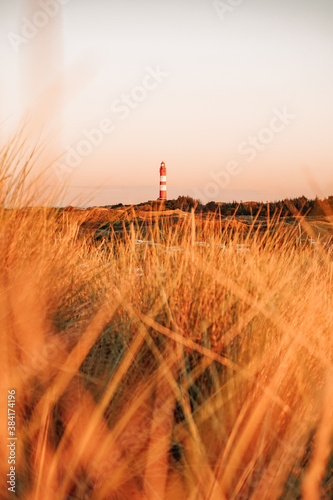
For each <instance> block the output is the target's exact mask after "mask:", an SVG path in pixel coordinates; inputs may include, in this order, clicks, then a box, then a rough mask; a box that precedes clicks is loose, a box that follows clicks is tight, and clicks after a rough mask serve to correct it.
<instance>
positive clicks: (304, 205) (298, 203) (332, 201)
mask: <svg viewBox="0 0 333 500" xmlns="http://www.w3.org/2000/svg"><path fill="white" fill-rule="evenodd" d="M122 206H123V205H122V203H119V204H118V205H107V207H109V208H113V209H115V208H121V207H122ZM135 206H136V207H138V208H140V209H141V210H151V204H149V203H139V204H137V205H135ZM164 207H165V209H166V210H176V209H180V210H183V211H185V212H191V210H192V209H194V210H195V213H198V214H199V213H209V212H219V213H220V214H221V215H223V216H232V215H234V214H235V213H237V215H246V216H257V215H258V214H260V215H261V216H266V215H268V214H270V215H272V214H274V213H275V212H276V213H279V214H280V215H281V216H282V217H283V216H292V215H295V212H300V213H302V214H307V215H309V216H324V215H325V214H327V213H328V212H330V211H332V212H333V196H329V197H328V198H325V199H323V200H321V199H319V198H314V199H308V198H306V197H305V196H299V197H297V198H291V199H285V200H279V201H274V202H270V203H263V202H257V201H248V202H242V201H241V202H237V201H233V202H231V203H222V202H215V201H210V202H208V203H206V204H205V205H204V204H202V203H201V202H200V200H195V199H194V198H192V197H191V196H178V198H177V199H175V200H167V201H166V202H164Z"/></svg>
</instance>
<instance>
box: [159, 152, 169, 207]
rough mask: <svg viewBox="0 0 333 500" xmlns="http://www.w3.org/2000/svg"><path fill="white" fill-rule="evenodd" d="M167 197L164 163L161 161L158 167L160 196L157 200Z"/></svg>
mask: <svg viewBox="0 0 333 500" xmlns="http://www.w3.org/2000/svg"><path fill="white" fill-rule="evenodd" d="M166 199H167V187H166V168H165V163H164V161H162V163H161V167H160V197H159V200H166Z"/></svg>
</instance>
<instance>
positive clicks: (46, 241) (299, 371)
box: [0, 145, 333, 500]
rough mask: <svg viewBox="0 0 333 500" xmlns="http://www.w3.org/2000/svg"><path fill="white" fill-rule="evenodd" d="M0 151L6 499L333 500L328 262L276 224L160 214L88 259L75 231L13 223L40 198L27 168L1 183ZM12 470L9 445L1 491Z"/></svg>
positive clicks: (1, 426) (61, 221) (39, 219)
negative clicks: (10, 441)
mask: <svg viewBox="0 0 333 500" xmlns="http://www.w3.org/2000/svg"><path fill="white" fill-rule="evenodd" d="M15 147H16V151H17V147H18V146H17V145H16V146H15ZM15 147H14V149H13V151H15ZM5 153H6V151H5ZM5 153H4V152H2V165H3V172H4V173H3V175H2V174H1V176H0V177H1V178H2V179H3V183H2V185H1V186H2V187H1V190H2V208H0V258H1V268H0V329H1V335H2V337H1V338H2V346H1V350H0V366H1V369H2V376H1V378H0V397H1V406H0V407H1V418H0V435H1V442H2V443H5V442H7V437H8V430H7V427H8V425H7V424H8V422H7V394H8V390H11V389H15V390H16V427H17V438H18V439H17V448H16V495H17V497H19V498H23V499H26V500H44V499H47V500H60V499H61V500H62V499H64V500H65V499H68V500H69V499H78V500H81V499H82V500H83V499H94V500H107V499H147V500H157V499H159V500H167V499H172V500H177V499H193V500H210V499H216V500H220V499H228V500H231V499H234V500H242V499H259V498H260V499H261V500H263V499H267V500H273V499H278V498H287V499H296V498H300V497H301V495H302V494H303V495H304V498H305V499H306V500H310V499H311V500H312V499H315V498H331V496H332V491H333V482H332V475H330V470H329V461H330V456H331V454H332V425H333V419H332V380H331V376H332V341H331V339H332V333H331V332H332V326H333V325H332V323H333V318H332V297H333V295H332V255H331V253H330V251H329V249H328V248H325V247H320V246H318V247H313V246H311V245H308V244H306V243H304V244H299V241H298V240H297V237H298V227H297V225H295V227H288V226H286V225H285V224H284V223H283V221H282V220H279V218H278V217H277V216H276V217H272V219H271V220H270V224H269V227H268V229H267V231H266V232H262V231H259V230H257V229H256V228H255V226H254V225H253V228H252V229H251V230H250V231H249V232H244V230H243V228H240V226H239V225H237V224H236V223H234V222H233V221H230V222H228V223H227V224H222V223H221V221H220V222H219V221H217V222H216V221H215V222H213V221H212V220H209V219H208V220H205V221H203V220H198V219H195V217H194V214H192V215H189V216H187V217H183V218H180V219H179V220H178V222H177V223H175V222H173V221H172V220H171V219H170V218H168V217H165V216H164V217H160V216H159V214H156V213H154V214H152V215H151V217H150V218H149V217H148V220H149V221H150V222H149V223H148V224H146V226H145V229H144V230H143V229H142V228H141V226H140V225H139V224H138V223H137V221H136V219H135V218H134V219H133V218H132V219H131V220H132V221H133V223H132V224H131V225H129V226H128V228H127V229H126V230H125V229H124V232H123V233H122V237H121V238H119V237H116V235H115V234H112V235H111V241H110V242H109V243H107V244H103V246H98V245H94V244H93V242H92V241H90V240H89V239H87V238H86V239H84V238H83V237H82V236H79V222H78V221H77V222H75V219H74V218H73V219H71V218H70V217H69V216H68V217H67V215H64V216H63V217H59V214H58V212H57V211H55V210H51V209H47V208H39V209H30V210H27V209H24V210H22V205H24V206H25V207H26V206H27V199H26V198H25V199H24V203H23V202H21V201H20V200H21V198H20V197H21V195H22V192H25V193H26V192H29V193H32V192H33V190H32V189H31V188H30V189H28V190H26V188H25V181H26V179H25V174H24V173H23V176H22V171H20V172H19V174H18V177H17V176H16V177H14V179H12V178H10V179H11V180H10V182H11V185H10V186H8V181H9V178H7V179H5V177H6V176H7V173H8V169H9V167H8V165H9V164H8V162H10V165H11V163H12V162H13V161H15V160H14V158H15V155H14V157H13V154H14V153H13V154H12V156H10V155H9V153H8V151H7V156H5V157H4V154H5ZM15 182H16V183H17V187H16V184H15ZM14 195H15V196H14ZM8 196H9V197H10V201H11V203H10V204H11V206H13V205H14V204H15V203H14V202H15V201H16V205H19V206H20V207H21V208H20V209H18V208H16V209H15V208H13V209H12V210H6V209H5V207H6V206H8ZM33 199H37V198H36V196H35V195H34V196H33ZM23 208H24V207H23ZM145 217H147V214H145ZM129 220H130V218H129ZM302 224H303V228H304V230H305V231H308V232H309V233H310V232H311V227H310V228H309V226H308V225H307V223H306V221H305V220H304V221H302ZM124 227H125V226H124ZM310 236H311V234H310ZM138 240H145V241H146V240H149V241H152V242H154V243H156V244H155V245H149V244H147V243H141V244H137V241H138ZM198 242H202V243H205V244H204V245H203V244H202V245H198V244H197V243H198ZM244 243H246V244H247V245H250V251H249V252H244V251H242V249H241V247H237V245H239V244H244ZM7 459H8V453H7V450H6V447H5V446H3V445H2V446H1V462H0V472H1V477H2V478H5V477H6V474H7V473H8V471H9V465H8V463H7ZM331 465H332V460H331ZM1 488H2V490H1V498H3V499H6V498H13V495H11V494H10V492H8V490H7V485H6V484H5V481H4V480H3V481H2V483H1Z"/></svg>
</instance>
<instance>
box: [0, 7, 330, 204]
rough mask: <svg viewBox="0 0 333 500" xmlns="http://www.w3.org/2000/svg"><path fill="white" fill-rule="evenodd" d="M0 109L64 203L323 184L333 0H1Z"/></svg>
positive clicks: (274, 193)
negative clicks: (163, 174) (25, 121)
mask: <svg viewBox="0 0 333 500" xmlns="http://www.w3.org/2000/svg"><path fill="white" fill-rule="evenodd" d="M0 9H1V16H0V35H1V52H0V55H1V60H2V63H3V66H2V67H3V71H1V73H0V109H1V122H3V124H4V125H3V127H2V129H1V130H0V132H1V134H2V135H1V136H0V138H1V139H2V140H6V137H7V136H6V134H7V133H10V132H12V131H15V128H16V129H17V127H18V124H19V123H20V120H22V117H23V116H29V125H28V127H27V130H26V133H27V135H28V136H29V140H30V141H31V143H32V144H33V143H34V141H35V142H37V141H41V142H42V143H43V144H44V145H45V154H44V157H42V158H41V160H40V161H43V162H44V163H45V165H46V164H49V163H50V164H52V163H53V164H52V165H51V167H50V176H49V178H48V182H49V183H50V186H53V187H54V188H55V189H56V188H58V187H65V188H66V193H67V194H66V197H65V201H66V203H70V202H73V201H75V203H77V204H79V203H80V204H90V205H108V204H114V203H124V204H127V203H138V202H143V201H147V200H151V199H156V198H157V197H158V194H159V166H160V163H161V162H162V161H164V162H165V163H166V167H167V184H168V198H176V197H177V196H179V195H190V196H194V197H195V198H198V199H201V201H203V202H207V201H210V200H215V201H222V202H223V201H232V200H237V201H241V200H242V201H250V200H261V201H268V200H277V199H282V198H285V197H292V196H299V195H302V194H305V195H306V196H314V195H316V194H317V195H329V194H333V176H332V168H331V167H332V158H333V141H332V139H331V130H332V120H333V113H332V111H333V109H332V108H333V106H332V105H333V57H332V54H333V30H332V26H333V2H332V1H331V0H288V1H281V0H269V1H268V0H243V1H242V0H168V1H166V0H163V1H162V0H123V1H115V0H89V1H88V0H11V1H9V0H6V1H3V2H1V6H0Z"/></svg>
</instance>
